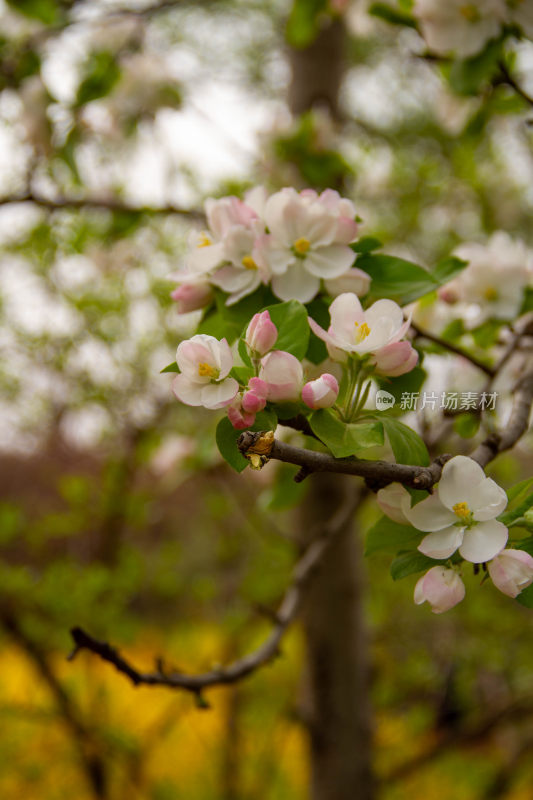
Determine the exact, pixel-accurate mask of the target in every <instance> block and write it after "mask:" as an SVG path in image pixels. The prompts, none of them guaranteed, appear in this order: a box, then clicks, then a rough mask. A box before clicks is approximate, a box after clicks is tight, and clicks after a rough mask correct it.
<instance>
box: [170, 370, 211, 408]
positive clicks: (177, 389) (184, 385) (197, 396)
mask: <svg viewBox="0 0 533 800" xmlns="http://www.w3.org/2000/svg"><path fill="white" fill-rule="evenodd" d="M204 386H205V383H195V382H194V381H191V380H189V378H188V377H187V375H183V374H181V375H176V377H175V378H174V380H173V381H172V391H173V392H174V394H175V395H176V397H177V398H178V400H180V401H181V402H182V403H185V405H186V406H201V405H203V403H202V389H203V388H204Z"/></svg>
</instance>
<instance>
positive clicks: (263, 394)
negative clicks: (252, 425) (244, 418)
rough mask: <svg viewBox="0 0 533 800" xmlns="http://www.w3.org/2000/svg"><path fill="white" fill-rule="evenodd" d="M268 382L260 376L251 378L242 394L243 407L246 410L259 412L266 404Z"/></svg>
mask: <svg viewBox="0 0 533 800" xmlns="http://www.w3.org/2000/svg"><path fill="white" fill-rule="evenodd" d="M267 396H268V384H267V383H265V381H262V380H261V379H260V378H250V380H249V382H248V388H247V390H246V391H245V392H244V394H243V396H242V407H243V409H244V410H245V411H248V412H250V413H252V414H257V412H258V411H262V410H263V409H264V407H265V406H266V402H267Z"/></svg>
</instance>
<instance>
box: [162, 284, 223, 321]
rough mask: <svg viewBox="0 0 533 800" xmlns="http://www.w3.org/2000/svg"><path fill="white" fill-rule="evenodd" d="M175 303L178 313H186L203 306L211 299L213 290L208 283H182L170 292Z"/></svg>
mask: <svg viewBox="0 0 533 800" xmlns="http://www.w3.org/2000/svg"><path fill="white" fill-rule="evenodd" d="M170 296H171V298H172V299H173V300H174V302H175V303H177V306H178V312H179V313H180V314H188V313H189V312H191V311H198V309H200V308H205V306H207V305H209V303H210V302H211V300H212V299H213V290H212V288H211V286H210V285H209V284H208V283H183V284H182V285H181V286H178V288H177V289H174V291H173V292H171V294H170Z"/></svg>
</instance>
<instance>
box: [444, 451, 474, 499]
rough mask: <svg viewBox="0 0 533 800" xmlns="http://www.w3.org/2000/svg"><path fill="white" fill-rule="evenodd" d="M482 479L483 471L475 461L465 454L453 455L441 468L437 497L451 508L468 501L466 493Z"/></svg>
mask: <svg viewBox="0 0 533 800" xmlns="http://www.w3.org/2000/svg"><path fill="white" fill-rule="evenodd" d="M483 480H485V473H484V472H483V470H482V469H481V467H480V466H479V464H478V463H477V462H476V461H473V460H472V459H471V458H467V456H455V457H454V458H451V459H450V460H449V461H447V462H446V464H445V465H444V468H443V470H442V476H441V479H440V482H439V497H440V499H441V500H442V502H443V503H444V505H445V506H446V507H447V508H453V506H454V505H455V504H456V503H465V502H466V503H468V500H469V497H468V496H467V495H469V493H471V490H472V489H473V488H474V487H475V486H477V485H478V484H479V483H481V481H483ZM468 505H469V506H470V503H468Z"/></svg>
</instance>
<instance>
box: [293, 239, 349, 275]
mask: <svg viewBox="0 0 533 800" xmlns="http://www.w3.org/2000/svg"><path fill="white" fill-rule="evenodd" d="M354 261H355V253H354V251H353V250H352V249H351V248H350V247H347V246H346V245H342V244H330V245H329V246H327V247H318V248H317V249H316V250H310V251H309V253H308V254H307V256H306V258H305V268H306V269H307V270H309V272H310V273H311V274H312V275H316V276H317V277H318V278H338V277H340V276H341V275H343V274H344V273H345V272H346V271H347V270H348V269H349V268H350V267H351V266H352V264H353V262H354Z"/></svg>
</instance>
